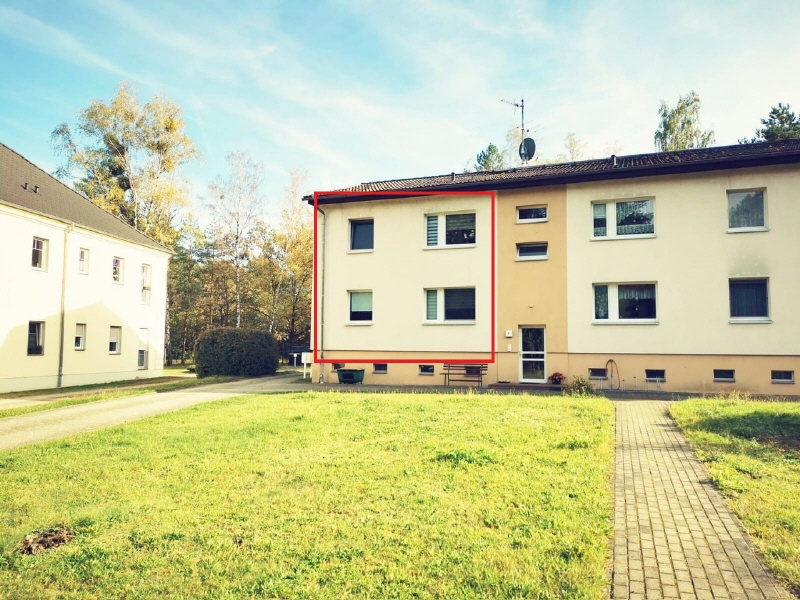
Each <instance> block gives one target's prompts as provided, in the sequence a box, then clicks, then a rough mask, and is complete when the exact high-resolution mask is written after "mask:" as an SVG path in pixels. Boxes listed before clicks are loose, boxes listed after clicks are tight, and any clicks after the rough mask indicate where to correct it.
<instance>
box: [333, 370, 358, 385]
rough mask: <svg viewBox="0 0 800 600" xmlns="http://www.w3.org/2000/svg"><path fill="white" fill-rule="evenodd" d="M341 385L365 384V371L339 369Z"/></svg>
mask: <svg viewBox="0 0 800 600" xmlns="http://www.w3.org/2000/svg"><path fill="white" fill-rule="evenodd" d="M336 372H337V373H338V374H339V383H363V382H364V369H339V370H338V371H336Z"/></svg>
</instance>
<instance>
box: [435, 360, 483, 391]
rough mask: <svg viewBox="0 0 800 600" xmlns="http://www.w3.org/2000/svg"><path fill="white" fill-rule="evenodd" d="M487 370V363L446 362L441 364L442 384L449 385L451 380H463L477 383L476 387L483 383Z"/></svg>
mask: <svg viewBox="0 0 800 600" xmlns="http://www.w3.org/2000/svg"><path fill="white" fill-rule="evenodd" d="M488 370H489V365H488V364H482V365H481V364H466V365H462V364H448V363H445V364H444V365H442V371H443V372H442V375H444V384H445V385H450V382H451V381H464V382H468V383H477V384H478V387H481V386H482V385H483V376H484V375H486V373H487V371H488Z"/></svg>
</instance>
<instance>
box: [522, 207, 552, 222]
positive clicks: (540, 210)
mask: <svg viewBox="0 0 800 600" xmlns="http://www.w3.org/2000/svg"><path fill="white" fill-rule="evenodd" d="M544 221H547V206H518V207H517V223H543V222H544Z"/></svg>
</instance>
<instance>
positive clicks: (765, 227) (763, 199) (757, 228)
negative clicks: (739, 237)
mask: <svg viewBox="0 0 800 600" xmlns="http://www.w3.org/2000/svg"><path fill="white" fill-rule="evenodd" d="M753 192H761V212H762V217H763V221H764V224H763V225H757V226H753V227H731V194H752V193H753ZM725 199H726V204H727V205H726V208H727V210H726V211H725V216H726V217H727V218H728V228H727V230H726V231H727V233H754V232H758V231H769V221H767V217H768V213H767V188H752V189H743V190H726V192H725Z"/></svg>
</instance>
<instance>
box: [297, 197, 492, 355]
mask: <svg viewBox="0 0 800 600" xmlns="http://www.w3.org/2000/svg"><path fill="white" fill-rule="evenodd" d="M321 195H324V196H335V195H343V196H393V197H395V198H397V197H406V196H487V195H488V196H490V199H491V200H490V205H491V211H490V212H491V268H490V276H491V290H490V291H491V311H492V317H491V327H490V329H491V336H492V340H491V345H490V348H491V359H490V360H488V361H487V360H483V359H477V358H475V359H473V358H468V359H458V361H457V362H458V363H459V364H486V363H489V364H494V363H495V361H496V354H497V353H496V351H495V341H496V340H495V337H496V335H495V334H496V330H495V264H494V263H495V193H494V191H480V192H469V191H465V192H456V191H440V192H397V191H387V192H341V191H338V192H337V191H332V192H314V283H313V285H314V297H313V299H312V306H313V307H314V308H313V310H314V340H313V342H314V345H313V347H312V357H313V361H314V362H315V363H318V364H333V363H353V364H370V363H372V364H375V363H378V364H388V363H392V364H397V363H416V364H431V363H433V364H444V363H452V362H454V359H452V358H450V359H442V360H438V359H429V358H425V359H414V358H396V359H385V358H381V359H379V360H371V359H344V358H338V359H336V358H319V357H318V356H317V353H318V344H317V333H318V332H319V327H318V322H317V314H318V311H317V290H318V287H317V227H318V223H317V220H318V219H317V216H318V212H319V211H318V210H317V205H318V196H321ZM373 352H374V350H373ZM385 352H397V350H386V351H385Z"/></svg>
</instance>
